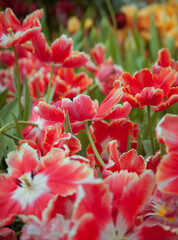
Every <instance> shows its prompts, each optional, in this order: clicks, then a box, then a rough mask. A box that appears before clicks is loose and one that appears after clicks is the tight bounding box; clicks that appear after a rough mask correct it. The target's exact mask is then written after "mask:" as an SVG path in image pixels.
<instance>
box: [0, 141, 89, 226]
mask: <svg viewBox="0 0 178 240" xmlns="http://www.w3.org/2000/svg"><path fill="white" fill-rule="evenodd" d="M6 162H7V164H8V174H1V176H0V182H1V189H0V195H1V199H0V211H1V217H0V226H4V225H6V224H8V223H10V222H11V221H12V220H13V218H14V217H15V215H16V214H22V213H23V214H25V215H35V216H37V217H39V218H41V215H42V211H43V210H44V209H45V208H46V207H47V204H48V202H49V200H50V199H52V198H53V197H54V196H55V195H56V194H59V195H60V196H68V195H72V194H73V193H75V192H76V188H77V186H78V185H79V184H80V183H82V182H83V181H86V180H87V179H92V178H93V171H92V169H91V168H90V167H89V166H88V164H86V163H84V162H83V163H81V162H79V161H77V159H75V160H71V159H70V157H68V150H67V149H66V150H65V151H63V150H61V149H53V150H51V151H50V152H49V153H48V154H47V155H46V156H45V157H43V158H40V159H39V157H38V155H37V151H36V150H34V149H33V148H32V147H30V146H29V145H28V144H27V143H25V144H22V145H21V146H20V149H19V150H18V151H12V152H10V153H9V154H8V157H7V159H6Z"/></svg>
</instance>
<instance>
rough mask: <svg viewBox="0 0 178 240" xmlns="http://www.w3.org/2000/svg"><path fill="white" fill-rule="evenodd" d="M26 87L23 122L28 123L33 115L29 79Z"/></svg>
mask: <svg viewBox="0 0 178 240" xmlns="http://www.w3.org/2000/svg"><path fill="white" fill-rule="evenodd" d="M24 87H25V92H24V95H25V102H24V109H23V120H25V121H27V120H28V119H29V118H30V114H31V107H32V99H31V97H30V93H29V89H28V85H27V79H25V80H24Z"/></svg>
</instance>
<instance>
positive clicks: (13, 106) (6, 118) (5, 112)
mask: <svg viewBox="0 0 178 240" xmlns="http://www.w3.org/2000/svg"><path fill="white" fill-rule="evenodd" d="M11 113H14V115H15V116H16V117H17V116H18V113H19V108H18V99H17V98H14V100H12V101H11V102H10V103H8V104H6V105H5V106H4V107H3V108H2V109H1V110H0V116H1V118H2V120H3V122H4V124H6V123H9V122H12V121H13V117H12V114H11Z"/></svg>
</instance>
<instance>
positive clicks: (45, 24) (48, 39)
mask: <svg viewBox="0 0 178 240" xmlns="http://www.w3.org/2000/svg"><path fill="white" fill-rule="evenodd" d="M40 22H41V24H42V31H43V33H44V35H45V38H46V40H47V41H48V42H49V41H50V34H49V29H48V26H47V22H46V8H45V6H43V16H42V18H41V20H40Z"/></svg>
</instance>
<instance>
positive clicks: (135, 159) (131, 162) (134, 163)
mask: <svg viewBox="0 0 178 240" xmlns="http://www.w3.org/2000/svg"><path fill="white" fill-rule="evenodd" d="M108 148H109V162H108V163H107V164H106V165H105V167H104V169H103V172H102V175H103V176H104V177H106V176H109V175H112V174H113V173H114V172H116V171H118V172H120V171H121V170H127V171H128V172H136V173H137V174H138V175H140V174H142V173H143V172H144V171H145V170H146V163H145V160H144V158H143V157H142V156H141V155H137V151H136V150H135V149H131V150H130V151H128V152H125V153H123V154H122V155H120V156H119V155H118V150H117V141H116V140H114V141H111V142H109V144H108Z"/></svg>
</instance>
